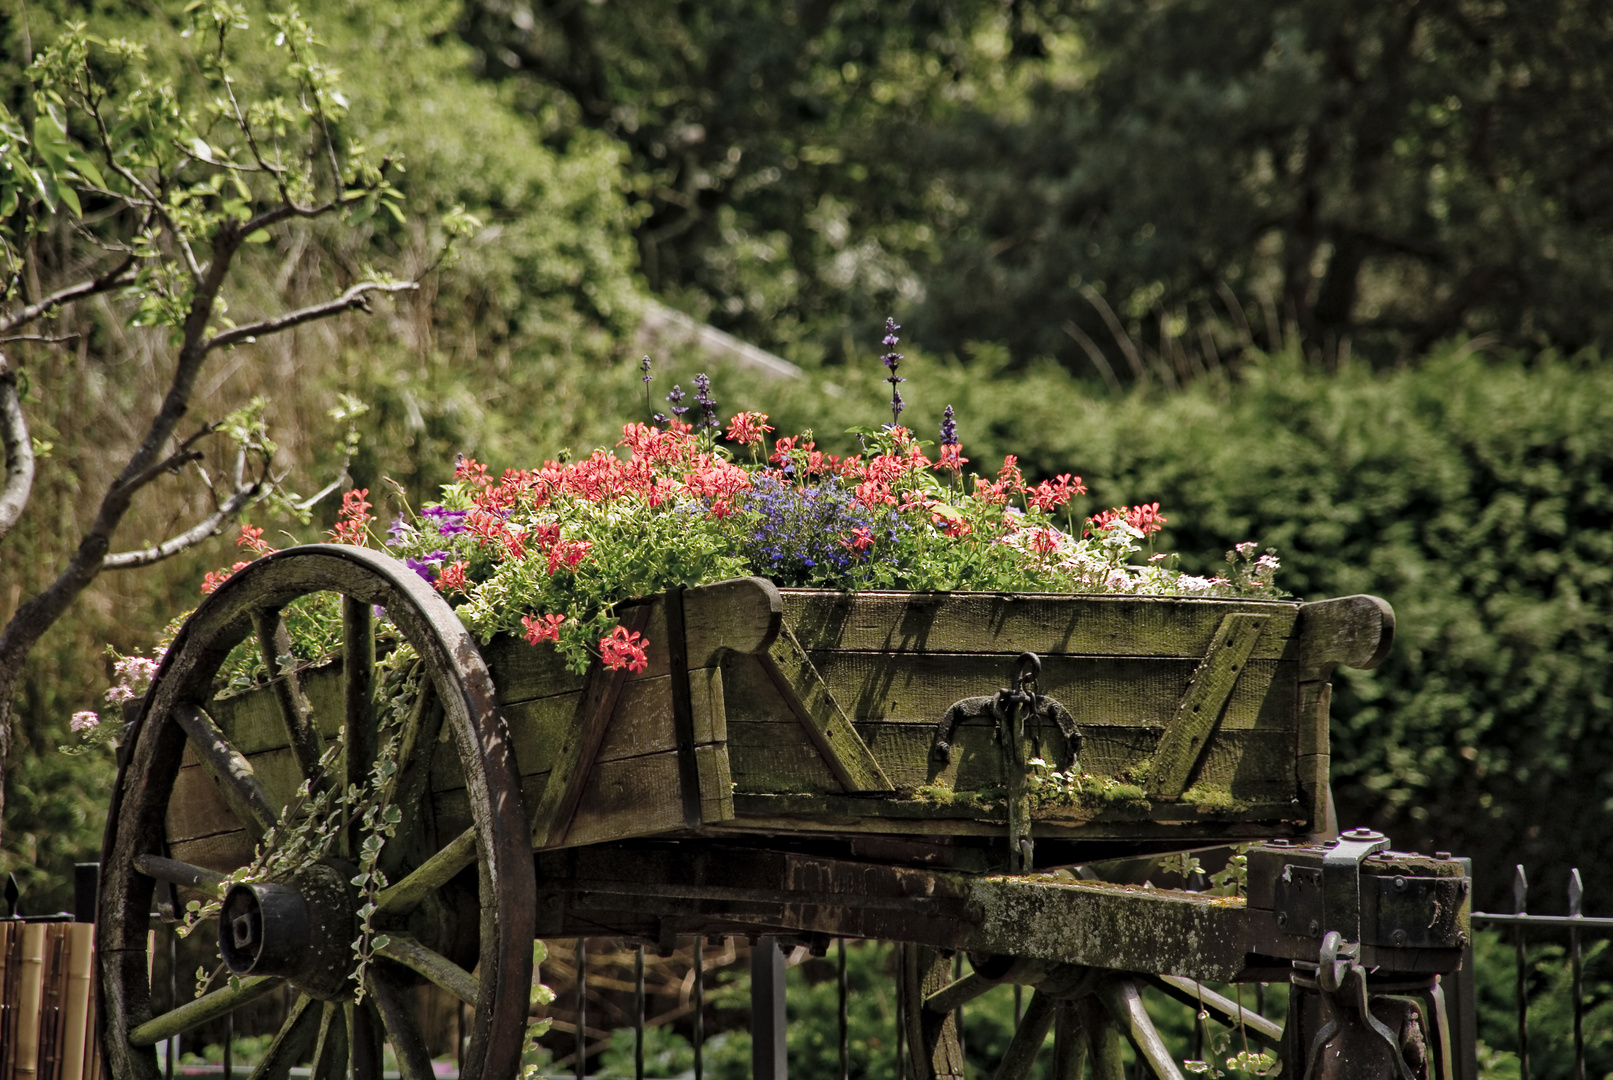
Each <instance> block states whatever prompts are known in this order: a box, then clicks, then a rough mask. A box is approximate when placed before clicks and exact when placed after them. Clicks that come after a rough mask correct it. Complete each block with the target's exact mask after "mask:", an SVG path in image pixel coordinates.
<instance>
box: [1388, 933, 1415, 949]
mask: <svg viewBox="0 0 1613 1080" xmlns="http://www.w3.org/2000/svg"><path fill="white" fill-rule="evenodd" d="M1390 940H1392V941H1393V942H1394V943H1395V948H1397V949H1404V948H1405V947H1406V942H1408V941H1410V940H1411V937H1410V935H1408V934H1407V933H1406V932H1405V931H1404V930H1396V931H1395V932H1394V935H1393V936H1392V937H1391V939H1390Z"/></svg>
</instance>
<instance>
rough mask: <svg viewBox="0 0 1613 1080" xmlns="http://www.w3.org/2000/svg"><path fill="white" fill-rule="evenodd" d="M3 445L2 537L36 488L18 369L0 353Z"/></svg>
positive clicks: (13, 523)
mask: <svg viewBox="0 0 1613 1080" xmlns="http://www.w3.org/2000/svg"><path fill="white" fill-rule="evenodd" d="M0 445H4V447H5V452H6V479H5V484H4V485H3V486H0V540H3V539H5V536H6V534H7V533H9V532H10V531H11V527H12V526H13V525H15V524H16V523H17V519H18V518H20V517H22V512H23V509H24V508H25V507H27V505H28V495H29V493H30V492H32V491H33V488H34V447H33V440H32V439H31V438H30V437H29V434H28V420H27V418H26V417H24V416H23V414H22V399H21V398H20V397H19V396H18V395H17V372H16V370H15V369H14V368H13V367H12V366H11V362H10V361H9V360H7V359H6V356H5V354H4V353H0Z"/></svg>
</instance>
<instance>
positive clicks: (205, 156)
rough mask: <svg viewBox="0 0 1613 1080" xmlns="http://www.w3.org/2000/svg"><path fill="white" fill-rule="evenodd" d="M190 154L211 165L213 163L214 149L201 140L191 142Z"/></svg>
mask: <svg viewBox="0 0 1613 1080" xmlns="http://www.w3.org/2000/svg"><path fill="white" fill-rule="evenodd" d="M190 152H191V153H192V154H194V155H196V157H198V158H200V159H201V160H203V161H205V162H208V163H209V164H211V163H212V161H213V148H212V147H211V146H208V145H207V143H206V142H205V141H204V140H202V139H200V138H196V139H192V140H191V141H190Z"/></svg>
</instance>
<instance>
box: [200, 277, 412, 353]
mask: <svg viewBox="0 0 1613 1080" xmlns="http://www.w3.org/2000/svg"><path fill="white" fill-rule="evenodd" d="M419 287H420V285H419V283H418V282H414V281H361V282H359V283H358V284H357V285H354V286H353V287H352V288H350V289H348V290H347V291H346V292H344V293H342V295H340V296H338V297H337V298H336V299H334V300H327V301H325V302H324V303H323V304H313V305H311V306H309V307H305V308H298V309H297V310H296V311H288V312H286V313H285V314H284V315H276V316H275V317H274V318H272V319H263V320H261V321H259V322H255V323H247V324H246V325H245V326H236V327H232V328H230V329H229V330H225V331H224V332H223V333H220V334H215V335H213V336H212V337H210V338H208V339H207V341H205V342H204V343H203V344H202V348H203V350H204V351H208V352H211V351H212V350H214V349H222V348H225V347H227V346H230V345H238V344H240V343H241V342H243V341H245V340H247V339H248V338H255V337H263V336H265V335H267V334H278V333H279V332H280V331H282V330H289V329H291V328H292V327H293V326H300V325H302V324H303V323H306V322H315V321H317V320H319V319H328V318H330V317H331V316H332V315H340V314H341V313H342V312H344V311H352V310H354V309H355V308H356V309H360V310H363V311H368V310H369V309H370V301H369V294H370V293H372V292H388V293H397V292H412V291H413V290H415V289H418V288H419Z"/></svg>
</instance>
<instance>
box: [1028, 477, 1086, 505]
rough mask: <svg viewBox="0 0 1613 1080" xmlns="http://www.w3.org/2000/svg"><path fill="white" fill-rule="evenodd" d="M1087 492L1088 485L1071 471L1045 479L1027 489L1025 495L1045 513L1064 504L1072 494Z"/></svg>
mask: <svg viewBox="0 0 1613 1080" xmlns="http://www.w3.org/2000/svg"><path fill="white" fill-rule="evenodd" d="M1086 493H1087V489H1086V485H1085V484H1083V483H1081V478H1080V477H1079V476H1073V477H1072V476H1071V475H1070V474H1069V473H1064V474H1063V475H1062V476H1059V477H1058V478H1056V479H1053V480H1043V481H1042V482H1041V483H1040V484H1037V485H1036V486H1035V487H1034V488H1031V489H1030V490H1029V491H1027V492H1026V493H1025V497H1026V500H1027V501H1028V502H1029V503H1030V504H1031V506H1033V507H1035V508H1036V509H1038V510H1040V511H1042V512H1043V513H1044V514H1045V513H1051V512H1052V511H1054V510H1056V509H1058V508H1059V507H1061V506H1063V505H1064V504H1065V503H1067V502H1069V501H1070V498H1071V497H1072V496H1075V495H1085V494H1086Z"/></svg>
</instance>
